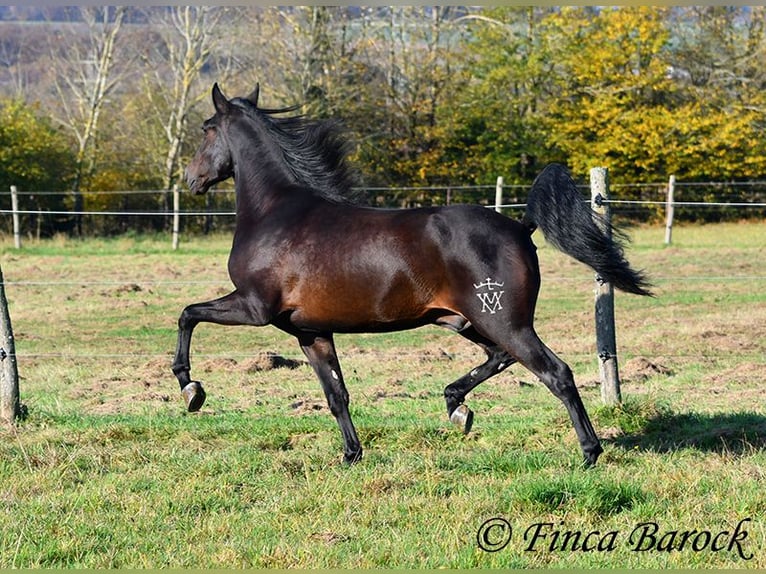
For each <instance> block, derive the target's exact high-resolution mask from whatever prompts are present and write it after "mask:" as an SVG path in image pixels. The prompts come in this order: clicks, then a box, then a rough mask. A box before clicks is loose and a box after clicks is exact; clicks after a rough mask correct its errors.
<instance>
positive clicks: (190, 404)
mask: <svg viewBox="0 0 766 574" xmlns="http://www.w3.org/2000/svg"><path fill="white" fill-rule="evenodd" d="M199 323H216V324H218V325H263V324H265V321H263V320H262V318H261V317H258V314H257V313H256V312H254V310H253V306H252V305H250V304H248V301H247V300H246V298H245V297H244V296H242V295H241V294H240V292H239V291H234V292H232V293H229V294H228V295H226V296H224V297H221V298H220V299H215V300H214V301H208V302H205V303H195V304H194V305H189V306H188V307H186V308H185V309H184V310H183V312H182V313H181V316H180V317H179V318H178V343H177V345H176V354H175V359H174V360H173V367H172V369H173V373H174V374H175V376H176V378H177V379H178V384H179V385H180V387H181V392H182V394H183V396H184V400H185V401H186V408H187V409H188V411H189V412H194V411H198V410H199V409H200V408H201V407H202V405H203V404H204V403H205V397H206V395H205V390H204V389H203V388H202V383H200V382H199V381H193V380H192V379H191V375H190V371H191V363H190V361H189V348H190V346H191V338H192V332H193V331H194V328H195V327H196V326H197V325H198V324H199Z"/></svg>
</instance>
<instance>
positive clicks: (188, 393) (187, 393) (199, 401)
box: [181, 381, 207, 413]
mask: <svg viewBox="0 0 766 574" xmlns="http://www.w3.org/2000/svg"><path fill="white" fill-rule="evenodd" d="M181 394H182V395H183V396H184V400H185V401H186V410H188V411H189V412H190V413H194V412H197V411H198V410H200V409H201V408H202V405H204V404H205V397H206V396H207V395H205V389H203V388H202V385H201V384H200V383H198V382H197V381H192V382H191V383H189V384H188V385H186V386H185V387H184V388H183V389H181Z"/></svg>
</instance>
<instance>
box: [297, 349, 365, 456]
mask: <svg viewBox="0 0 766 574" xmlns="http://www.w3.org/2000/svg"><path fill="white" fill-rule="evenodd" d="M298 341H299V343H300V345H301V349H302V350H303V353H304V354H305V355H306V358H308V360H309V363H310V364H311V366H312V367H313V369H314V372H315V373H316V374H317V377H319V382H320V383H321V384H322V390H323V391H324V394H325V397H326V398H327V406H328V407H330V412H331V413H332V415H333V416H334V417H335V420H336V421H337V423H338V427H340V432H341V435H342V436H343V458H344V460H345V461H346V462H347V463H349V464H352V463H355V462H357V461H359V460H360V459H361V458H362V446H361V444H360V443H359V437H358V436H357V434H356V429H355V428H354V423H353V422H352V421H351V415H350V414H349V412H348V403H349V396H348V391H347V390H346V385H345V383H344V382H343V373H342V372H341V370H340V362H339V361H338V356H337V354H336V352H335V343H334V342H333V338H332V335H330V334H328V335H323V336H317V335H300V336H299V337H298Z"/></svg>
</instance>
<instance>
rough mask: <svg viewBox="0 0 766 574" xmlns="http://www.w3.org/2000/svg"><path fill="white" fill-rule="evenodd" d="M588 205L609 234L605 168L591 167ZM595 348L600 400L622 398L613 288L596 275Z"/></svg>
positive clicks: (610, 401)
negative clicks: (597, 359)
mask: <svg viewBox="0 0 766 574" xmlns="http://www.w3.org/2000/svg"><path fill="white" fill-rule="evenodd" d="M590 190H591V207H592V208H593V211H594V212H596V213H597V214H598V215H599V216H600V217H597V218H596V223H597V224H598V225H599V227H600V228H601V230H602V231H603V232H604V233H606V234H611V227H610V226H609V225H608V223H609V221H610V217H611V213H610V209H609V205H608V203H607V202H605V201H604V200H608V199H609V172H608V171H607V169H606V168H603V167H595V168H593V169H591V170H590ZM595 307H596V349H597V351H598V358H599V374H600V376H601V400H602V401H603V402H604V404H607V405H617V404H619V403H620V402H621V401H622V396H621V393H620V376H619V372H618V369H617V337H616V334H615V326H614V288H613V287H612V285H611V283H608V282H605V281H604V280H603V278H602V277H600V276H598V275H597V276H596V300H595Z"/></svg>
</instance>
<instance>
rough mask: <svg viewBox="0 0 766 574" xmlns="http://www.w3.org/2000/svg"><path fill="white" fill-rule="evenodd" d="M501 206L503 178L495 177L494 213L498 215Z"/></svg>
mask: <svg viewBox="0 0 766 574" xmlns="http://www.w3.org/2000/svg"><path fill="white" fill-rule="evenodd" d="M501 205H503V176H502V175H499V176H498V177H497V185H495V211H497V212H498V213H500V209H501V208H500V206H501Z"/></svg>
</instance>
